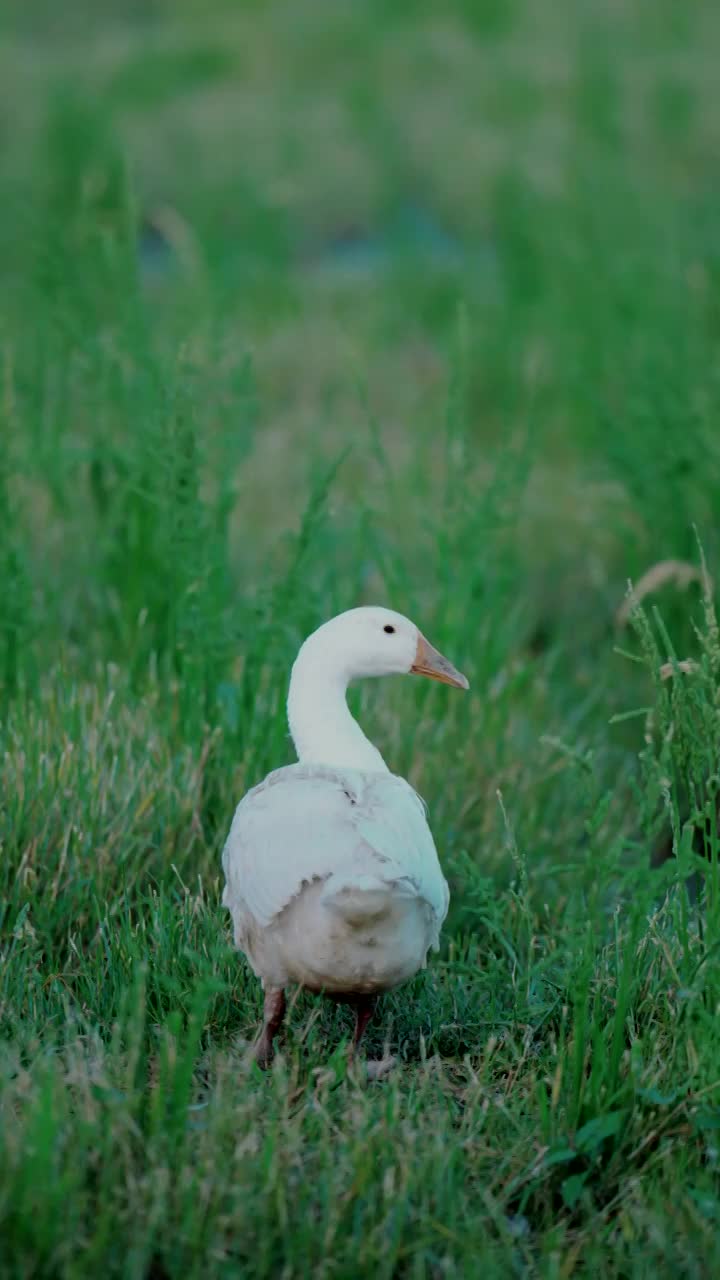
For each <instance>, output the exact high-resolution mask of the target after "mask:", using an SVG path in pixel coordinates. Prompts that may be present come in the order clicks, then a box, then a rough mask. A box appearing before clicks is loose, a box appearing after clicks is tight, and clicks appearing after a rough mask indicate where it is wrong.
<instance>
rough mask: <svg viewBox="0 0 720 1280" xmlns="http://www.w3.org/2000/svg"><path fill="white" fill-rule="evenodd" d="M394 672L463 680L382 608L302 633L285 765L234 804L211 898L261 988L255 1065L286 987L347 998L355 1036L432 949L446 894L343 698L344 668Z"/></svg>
mask: <svg viewBox="0 0 720 1280" xmlns="http://www.w3.org/2000/svg"><path fill="white" fill-rule="evenodd" d="M403 671H404V672H411V671H413V672H415V673H417V674H424V675H428V676H431V677H432V678H435V679H439V680H442V681H444V682H445V683H448V684H455V685H457V686H459V687H462V688H466V687H467V681H466V680H465V678H464V676H461V675H460V673H459V672H457V671H456V670H455V668H454V667H452V666H451V665H450V663H448V662H447V660H446V659H444V658H443V657H442V655H441V654H439V653H437V651H436V650H434V649H433V648H432V646H430V645H429V644H428V643H427V641H426V640H425V639H424V637H423V636H422V635H421V633H420V632H419V631H418V630H417V628H416V627H415V626H414V624H413V623H411V622H410V621H409V620H408V619H407V618H404V617H403V616H402V615H401V614H396V613H393V612H392V611H390V610H387V609H375V608H364V609H353V610H350V611H349V612H348V613H345V614H340V615H339V616H338V617H337V618H334V619H332V620H331V621H330V622H329V623H326V624H325V625H324V626H323V627H321V628H319V630H318V631H316V632H314V633H313V635H312V636H310V637H309V639H308V640H307V641H306V642H305V644H304V645H303V646H302V648H301V650H300V653H299V654H298V658H297V660H296V662H295V665H294V667H293V673H292V678H291V682H290V692H289V696H288V718H289V723H290V729H291V733H292V736H293V739H294V742H295V746H296V749H297V753H298V763H297V764H293V765H289V766H287V767H285V768H281V769H277V770H276V771H275V772H273V773H271V774H269V775H268V777H267V778H266V779H265V780H264V781H263V782H262V783H260V785H259V786H256V787H254V788H253V790H251V791H249V792H248V793H247V795H246V796H245V797H244V798H243V799H242V800H241V802H240V804H239V805H238V808H237V810H236V812H235V817H234V819H233V823H232V826H231V829H230V834H229V836H228V839H227V842H226V845H225V849H224V851H223V869H224V872H225V890H224V893H223V903H224V904H225V906H226V907H227V908H228V910H229V911H230V914H231V916H232V920H233V928H234V936H235V943H236V945H237V947H238V948H239V949H240V950H241V951H243V952H244V953H245V955H246V956H247V958H248V961H249V962H250V965H251V967H252V969H253V971H254V973H255V974H256V975H257V977H258V978H260V980H261V982H262V984H263V988H264V991H265V1024H264V1028H263V1033H262V1035H261V1038H260V1041H259V1045H258V1056H259V1058H260V1060H261V1061H263V1062H264V1061H267V1060H268V1059H269V1058H270V1057H271V1055H272V1040H273V1037H274V1034H275V1032H276V1030H277V1029H278V1026H279V1025H280V1022H281V1021H282V1015H283V1012H284V991H285V988H286V987H287V986H288V985H289V984H297V985H299V986H302V987H305V988H307V989H308V990H310V991H317V992H320V991H323V992H325V993H327V994H328V995H333V996H335V997H337V998H340V999H344V1000H347V1001H348V1002H350V1003H352V1004H353V1005H354V1006H355V1008H356V1011H357V1014H358V1028H357V1031H356V1039H359V1035H360V1034H362V1029H363V1028H364V1025H365V1023H366V1021H367V1018H368V1017H369V1012H370V1009H371V1001H372V999H373V998H374V997H375V996H376V995H378V994H380V993H382V992H384V991H388V990H390V989H392V988H393V987H397V986H399V985H400V984H401V983H403V982H406V981H407V980H408V979H409V978H411V977H412V976H413V975H414V974H415V973H417V972H418V970H420V969H422V968H424V966H425V964H426V961H427V954H428V951H429V950H430V949H431V948H434V949H437V946H438V941H439V936H440V929H441V926H442V923H443V920H444V919H445V916H446V914H447V908H448V901H449V892H448V886H447V883H446V881H445V877H444V876H443V873H442V870H441V867H440V862H439V860H438V855H437V851H436V849H435V844H434V841H433V838H432V835H431V832H430V828H429V826H428V824H427V820H426V817H425V807H424V805H423V803H422V801H421V800H420V798H419V797H418V795H417V794H416V793H415V791H414V790H413V788H412V787H411V786H410V785H409V784H408V783H407V782H406V781H405V780H404V779H403V778H399V777H396V776H395V775H394V774H392V773H391V772H390V771H389V770H388V768H387V765H386V764H385V761H384V760H383V758H382V756H381V755H380V753H379V752H378V751H377V749H376V748H375V747H374V746H373V745H372V744H371V743H370V742H369V741H368V739H367V738H366V737H365V735H364V734H363V732H362V730H361V729H360V727H359V725H358V724H357V722H356V721H355V720H354V719H353V718H352V716H351V715H350V712H349V710H348V708H347V704H346V701H345V691H346V688H347V684H348V682H349V680H351V679H352V678H354V677H355V676H362V675H381V674H391V673H393V672H403Z"/></svg>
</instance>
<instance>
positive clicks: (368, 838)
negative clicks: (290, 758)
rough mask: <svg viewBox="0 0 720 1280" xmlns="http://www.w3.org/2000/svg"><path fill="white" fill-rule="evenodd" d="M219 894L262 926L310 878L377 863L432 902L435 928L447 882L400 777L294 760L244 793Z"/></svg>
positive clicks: (377, 869)
mask: <svg viewBox="0 0 720 1280" xmlns="http://www.w3.org/2000/svg"><path fill="white" fill-rule="evenodd" d="M222 861H223V870H224V872H225V879H226V885H225V891H224V894H223V902H224V903H225V905H226V906H227V907H228V908H229V909H230V911H231V912H232V914H233V916H236V915H239V914H244V913H249V914H250V915H251V916H252V918H253V919H254V920H255V921H256V922H257V924H258V925H260V926H261V927H263V926H266V925H268V924H270V922H271V921H272V920H273V919H274V918H275V917H276V916H277V915H279V914H280V912H281V911H283V910H284V908H285V907H287V906H288V904H289V903H290V902H292V900H293V898H295V897H296V896H297V894H298V893H299V892H300V891H301V889H302V887H303V885H305V884H309V883H311V882H312V881H314V880H329V879H330V878H331V877H334V876H336V875H339V876H341V877H342V878H343V880H347V879H348V878H352V877H353V876H355V875H363V874H366V873H367V872H368V871H372V874H373V875H374V876H377V877H379V878H381V879H383V880H386V881H387V882H388V883H392V882H395V881H403V882H404V883H405V885H406V886H408V887H410V886H412V888H413V890H414V891H415V892H416V893H417V894H418V896H419V897H421V898H423V899H424V900H425V901H426V902H427V903H428V904H429V905H430V907H431V908H432V911H433V914H434V916H435V918H436V921H437V930H438V932H439V929H440V925H441V924H442V922H443V920H444V918H445V916H446V914H447V907H448V899H449V894H448V887H447V884H446V882H445V878H444V876H443V874H442V870H441V868H440V863H439V861H438V856H437V852H436V849H435V844H434V842H433V838H432V835H431V833H430V828H429V827H428V824H427V821H426V818H425V810H424V806H423V803H422V801H421V800H420V798H419V797H418V796H417V795H416V793H415V792H414V791H413V789H412V787H410V786H409V784H408V783H407V782H405V781H404V780H403V779H402V778H397V777H395V776H394V775H393V774H386V773H360V772H358V771H355V770H349V769H348V770H335V769H331V768H325V767H322V766H309V765H289V766H288V767H287V768H285V769H278V770H276V771H275V772H274V773H271V774H270V775H269V776H268V777H267V778H266V779H265V781H264V782H262V783H261V784H260V786H258V787H255V788H254V789H253V790H252V791H249V792H248V794H247V795H246V796H245V797H244V798H243V800H241V802H240V804H239V805H238V807H237V810H236V811H235V817H234V819H233V823H232V826H231V828H230V834H229V836H228V839H227V842H226V844H225V848H224V850H223V858H222Z"/></svg>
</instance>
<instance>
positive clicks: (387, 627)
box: [383, 622, 395, 636]
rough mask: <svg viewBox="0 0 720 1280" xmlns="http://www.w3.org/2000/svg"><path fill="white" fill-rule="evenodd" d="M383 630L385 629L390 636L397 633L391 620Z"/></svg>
mask: <svg viewBox="0 0 720 1280" xmlns="http://www.w3.org/2000/svg"><path fill="white" fill-rule="evenodd" d="M383 631H385V632H386V633H387V635H389V636H394V635H395V628H394V627H391V626H390V623H389V622H388V623H387V624H386V625H385V626H384V627H383Z"/></svg>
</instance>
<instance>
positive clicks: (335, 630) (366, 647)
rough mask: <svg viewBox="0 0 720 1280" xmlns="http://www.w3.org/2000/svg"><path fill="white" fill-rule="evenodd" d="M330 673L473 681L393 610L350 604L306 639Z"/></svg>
mask: <svg viewBox="0 0 720 1280" xmlns="http://www.w3.org/2000/svg"><path fill="white" fill-rule="evenodd" d="M303 650H306V651H307V650H310V651H312V654H313V657H315V658H317V660H319V661H321V662H322V663H323V665H324V666H325V668H326V670H327V671H328V673H330V672H333V673H337V674H338V675H340V676H341V677H342V678H343V679H344V680H345V681H346V682H348V683H349V682H350V681H351V680H356V679H360V678H362V677H366V676H390V675H421V676H427V677H428V678H429V679H430V680H439V681H440V682H441V683H442V684H449V685H453V686H454V687H455V688H456V689H467V688H468V687H469V686H468V682H467V679H466V678H465V676H464V675H462V673H461V672H460V671H458V670H457V669H456V668H455V667H454V666H453V665H452V663H451V662H449V661H448V659H447V658H445V657H443V655H442V654H441V653H440V652H439V651H438V650H437V649H435V648H434V647H433V645H431V644H430V642H429V641H428V640H426V639H425V636H424V635H423V634H422V632H421V631H420V630H419V629H418V627H416V626H415V623H414V622H411V621H410V619H409V618H405V617H404V616H403V615H402V614H401V613H395V612H394V611H393V610H392V609H381V608H376V607H364V608H359V609H349V610H348V611H347V613H341V614H338V616H337V617H336V618H331V619H330V621H329V622H326V623H324V625H323V626H321V627H319V628H318V630H317V631H315V632H313V634H312V635H311V636H310V637H309V638H308V639H307V640H306V641H305V644H304V645H303V649H302V650H301V653H302V652H303Z"/></svg>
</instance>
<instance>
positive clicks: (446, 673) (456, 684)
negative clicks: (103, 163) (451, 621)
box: [410, 631, 470, 689]
mask: <svg viewBox="0 0 720 1280" xmlns="http://www.w3.org/2000/svg"><path fill="white" fill-rule="evenodd" d="M410 674H411V675H414V676H427V677H428V679H430V680H439V681H440V683H441V684H451V685H452V686H453V688H454V689H469V688H470V685H469V684H468V682H467V679H466V677H465V676H464V675H463V674H462V672H461V671H458V670H457V669H456V668H455V667H454V666H453V664H452V662H448V660H447V658H444V657H443V655H442V654H441V653H438V650H437V649H433V646H432V645H431V644H430V642H429V641H428V640H426V639H425V637H424V635H423V634H422V632H421V631H418V642H417V649H416V650H415V661H414V662H413V664H412V666H411V668H410Z"/></svg>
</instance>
